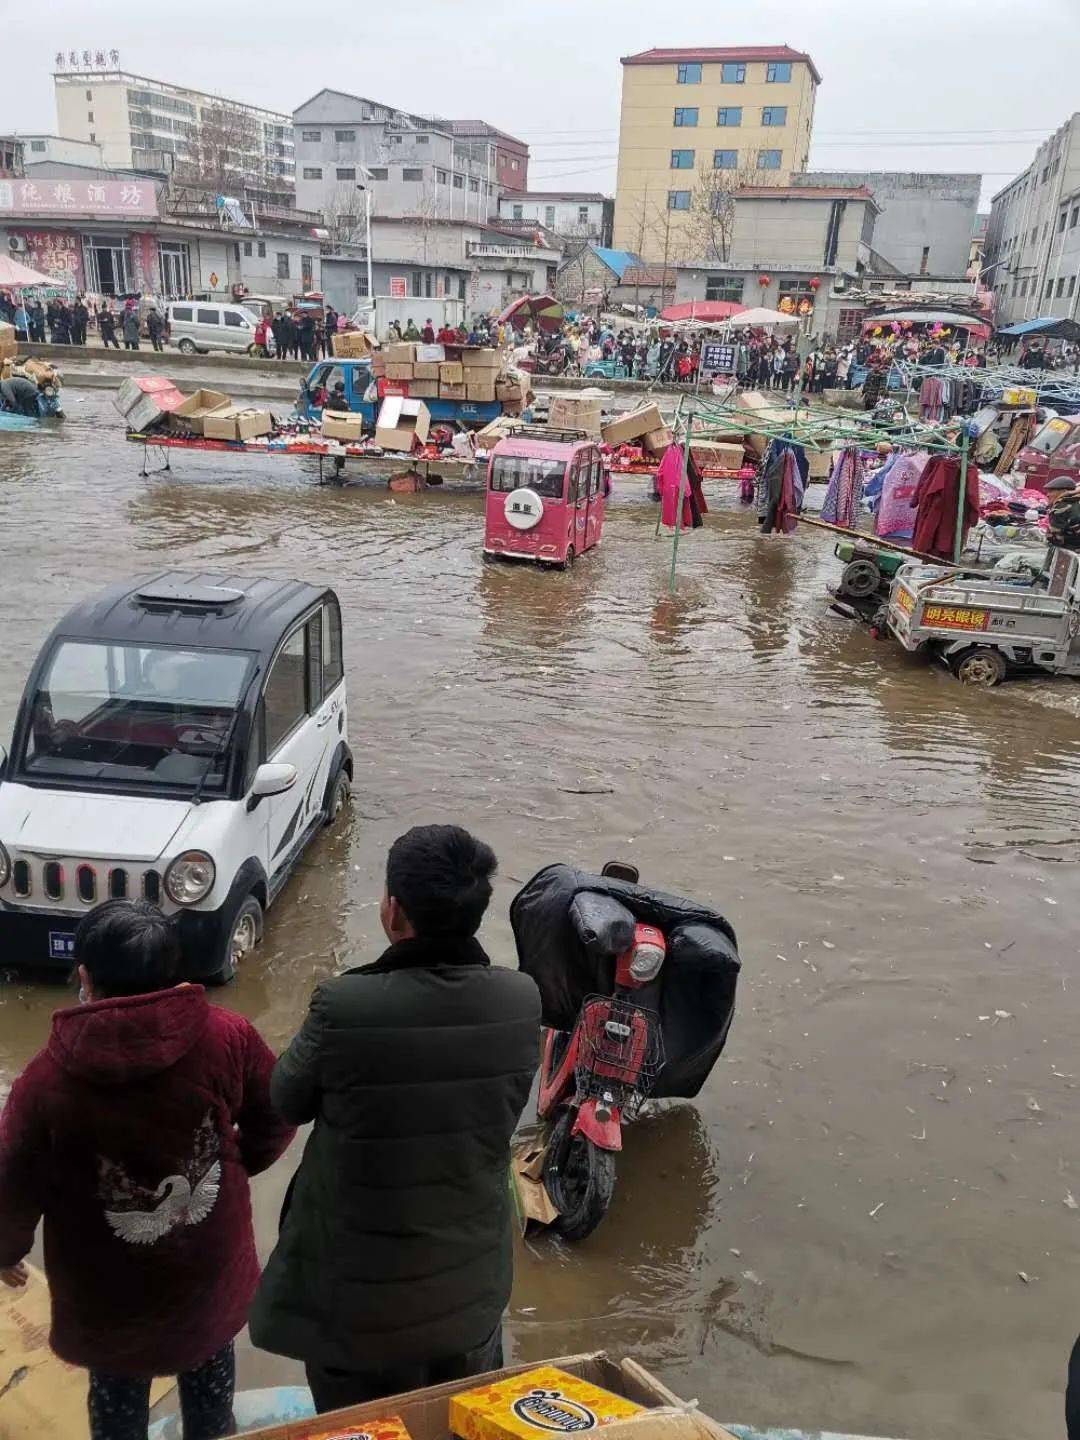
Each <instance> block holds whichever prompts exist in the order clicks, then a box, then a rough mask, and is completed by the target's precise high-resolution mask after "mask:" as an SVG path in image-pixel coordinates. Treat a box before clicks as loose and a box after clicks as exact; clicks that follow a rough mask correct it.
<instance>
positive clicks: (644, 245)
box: [614, 45, 821, 256]
mask: <svg viewBox="0 0 1080 1440" xmlns="http://www.w3.org/2000/svg"><path fill="white" fill-rule="evenodd" d="M622 67H623V84H622V114H621V118H620V123H619V171H618V181H617V184H616V193H615V236H614V245H615V248H616V249H622V250H632V251H639V250H642V251H645V252H647V253H649V254H650V255H653V256H655V254H657V253H658V246H660V245H662V244H663V243H665V241H666V242H667V244H668V245H669V246H670V249H669V253H670V254H671V255H672V256H674V255H675V254H677V253H678V251H679V250H680V248H684V247H683V245H682V244H681V243H680V241H683V242H684V241H685V238H686V231H687V226H688V221H689V217H690V212H691V209H692V206H693V205H694V204H695V201H694V198H693V197H694V192H695V189H696V188H697V187H699V185H700V182H701V179H702V176H703V175H706V176H707V175H709V174H710V173H713V174H715V176H716V180H717V183H718V184H724V183H725V181H726V179H727V176H725V175H724V172H730V180H731V184H732V188H734V187H735V186H737V185H746V184H754V183H760V184H764V185H786V184H787V183H788V180H789V178H790V176H791V174H792V172H793V171H796V170H805V168H806V162H807V158H808V156H809V154H810V133H811V130H812V127H813V123H814V98H815V95H816V93H817V87H818V85H819V83H820V81H821V76H820V75H819V74H818V71H817V67H816V66H815V65H814V62H813V60H811V58H810V56H809V55H806V54H804V53H803V52H802V51H799V50H792V49H790V48H789V47H788V46H786V45H771V46H769V45H761V46H749V47H744V48H736V47H732V48H728V49H695V50H644V51H642V52H641V53H640V54H638V55H626V56H624V57H623V60H622ZM658 234H662V235H663V237H664V239H663V240H658Z"/></svg>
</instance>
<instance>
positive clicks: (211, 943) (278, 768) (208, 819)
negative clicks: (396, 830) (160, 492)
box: [0, 572, 353, 984]
mask: <svg viewBox="0 0 1080 1440" xmlns="http://www.w3.org/2000/svg"><path fill="white" fill-rule="evenodd" d="M346 709H347V707H346V697H345V673H344V665H343V660H342V648H341V608H340V606H339V604H338V599H337V596H336V595H335V594H334V592H333V591H332V590H328V589H326V588H325V587H323V586H320V585H307V584H302V583H301V582H299V581H296V580H263V579H250V580H248V579H239V578H237V577H236V576H232V575H229V576H225V575H208V574H202V575H189V574H181V573H168V572H166V573H163V574H156V575H145V576H142V577H140V578H138V579H135V580H128V581H125V582H122V583H121V584H119V585H115V586H113V588H112V589H110V590H107V591H105V592H104V594H101V595H97V596H95V597H94V598H93V599H90V600H85V601H83V602H82V603H81V604H79V605H76V606H75V607H74V608H73V609H72V610H71V611H69V612H68V614H67V615H66V616H65V617H64V618H63V619H62V620H61V621H60V623H59V624H58V625H57V626H56V628H55V630H54V631H53V633H52V635H51V636H50V637H49V639H48V640H47V641H46V643H45V646H44V648H43V649H42V651H41V654H40V656H39V657H38V660H37V663H36V664H35V665H34V668H33V669H32V670H31V672H30V676H29V679H28V681H27V685H26V690H25V693H24V695H23V700H22V704H21V706H20V708H19V713H18V717H17V719H16V721H15V734H14V739H13V742H12V747H11V753H10V754H5V753H4V752H3V750H2V749H0V762H2V768H0V955H2V956H3V960H4V964H5V965H9V964H11V965H17V966H21V965H25V966H29V967H32V968H42V969H49V968H56V967H58V966H62V967H67V968H70V965H71V957H72V953H73V937H74V932H75V927H76V926H77V925H78V923H79V920H80V919H81V918H82V916H83V915H85V914H87V912H88V911H90V910H92V909H93V908H94V906H95V905H97V904H99V903H100V902H101V901H103V900H109V899H133V900H134V899H143V900H149V901H150V902H151V903H152V904H154V905H157V906H159V907H160V908H161V909H162V910H163V911H164V912H165V913H166V914H167V915H172V916H175V917H176V923H177V929H178V931H179V936H180V942H181V946H182V950H183V959H184V977H185V978H186V979H192V980H196V979H197V980H206V981H208V982H210V983H212V984H222V983H224V982H225V981H227V980H231V979H232V977H233V976H234V975H235V973H236V970H237V967H238V966H240V965H243V964H244V963H245V961H247V960H248V959H249V958H250V956H251V952H252V950H253V949H254V947H255V944H256V942H257V941H258V940H259V938H260V936H261V935H262V930H263V915H264V913H265V911H266V909H267V907H268V906H269V905H270V904H271V902H272V901H273V900H274V898H275V897H276V896H277V895H278V893H279V892H280V891H281V889H282V887H283V886H284V884H285V882H286V881H287V880H288V878H289V876H290V875H291V874H292V871H293V869H294V867H295V866H296V864H297V862H298V861H299V859H300V856H301V854H302V853H303V851H304V849H305V847H306V846H307V844H308V843H309V842H310V841H311V840H312V839H314V837H315V835H316V834H318V832H319V831H320V830H321V829H322V828H323V827H324V826H326V825H332V824H333V823H334V821H335V820H337V819H339V818H340V816H341V814H342V812H343V810H344V809H345V807H346V805H347V803H348V800H349V792H350V785H351V781H352V773H353V757H352V751H351V750H350V748H349V736H348V721H347V714H346Z"/></svg>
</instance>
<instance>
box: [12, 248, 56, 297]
mask: <svg viewBox="0 0 1080 1440" xmlns="http://www.w3.org/2000/svg"><path fill="white" fill-rule="evenodd" d="M55 284H56V281H55V280H51V279H50V278H49V276H48V275H42V273H41V271H40V270H31V269H30V267H29V265H20V264H19V262H18V260H13V259H12V258H11V256H10V255H0V285H2V286H4V287H5V288H6V287H7V286H11V287H12V288H14V289H22V287H23V286H27V285H55Z"/></svg>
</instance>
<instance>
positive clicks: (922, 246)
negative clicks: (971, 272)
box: [791, 170, 982, 275]
mask: <svg viewBox="0 0 1080 1440" xmlns="http://www.w3.org/2000/svg"><path fill="white" fill-rule="evenodd" d="M791 183H792V184H793V185H808V186H812V187H818V186H822V185H825V186H829V185H831V186H851V187H852V188H853V189H864V190H869V191H870V192H871V193H872V194H873V197H874V199H875V200H876V201H877V204H878V216H877V220H876V222H875V224H874V249H875V250H876V251H877V253H878V255H880V256H881V257H882V259H883V260H886V261H887V262H888V263H889V264H890V265H893V266H895V267H896V269H897V270H899V271H901V272H902V273H903V274H905V275H963V274H964V272H965V271H966V270H967V268H968V265H969V263H970V259H971V237H972V234H973V233H974V230H975V221H976V217H977V215H978V213H979V192H980V191H981V189H982V176H981V175H974V174H960V175H939V174H922V173H919V172H916V173H910V172H900V171H893V170H860V171H852V170H808V171H807V172H806V173H805V174H803V175H793V176H792V178H791Z"/></svg>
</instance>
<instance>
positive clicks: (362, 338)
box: [332, 330, 375, 360]
mask: <svg viewBox="0 0 1080 1440" xmlns="http://www.w3.org/2000/svg"><path fill="white" fill-rule="evenodd" d="M332 348H333V351H334V354H335V355H339V356H342V357H343V358H344V359H346V360H362V359H364V357H365V356H367V355H370V354H371V352H372V351H373V350H374V348H375V347H374V346H373V345H372V343H371V337H370V336H369V335H368V334H367V333H366V332H365V331H363V330H339V331H338V332H337V334H336V335H335V336H334V337H333V342H332Z"/></svg>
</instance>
